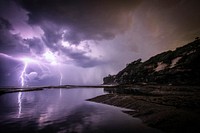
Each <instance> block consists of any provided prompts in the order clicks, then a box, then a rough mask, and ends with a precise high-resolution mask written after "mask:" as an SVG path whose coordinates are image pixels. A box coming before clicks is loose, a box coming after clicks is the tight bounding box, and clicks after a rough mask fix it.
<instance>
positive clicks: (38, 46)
mask: <svg viewBox="0 0 200 133" xmlns="http://www.w3.org/2000/svg"><path fill="white" fill-rule="evenodd" d="M24 43H25V44H27V45H28V46H29V50H30V52H32V53H34V54H37V55H41V54H43V53H44V51H45V44H44V43H43V42H42V40H41V39H39V38H32V39H25V40H24Z"/></svg>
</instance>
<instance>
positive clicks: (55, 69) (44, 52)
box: [0, 0, 200, 86]
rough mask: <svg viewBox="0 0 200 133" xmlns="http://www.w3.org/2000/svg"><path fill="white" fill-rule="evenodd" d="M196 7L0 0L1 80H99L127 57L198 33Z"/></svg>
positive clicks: (134, 1) (192, 2) (175, 0)
mask: <svg viewBox="0 0 200 133" xmlns="http://www.w3.org/2000/svg"><path fill="white" fill-rule="evenodd" d="M199 5H200V2H199V0H0V63H1V65H0V72H1V77H0V78H1V81H0V86H20V85H21V82H22V81H21V80H22V78H20V77H23V78H24V82H25V84H26V85H27V86H34V85H59V84H100V83H102V78H103V77H104V76H106V75H108V74H115V73H117V72H118V71H119V70H121V69H122V68H124V67H125V66H126V64H127V63H130V62H132V61H134V60H136V59H138V58H142V60H143V61H145V60H147V59H148V58H149V57H150V56H153V55H156V54H158V53H160V52H163V51H166V50H174V49H175V48H176V47H179V46H182V45H185V44H187V43H189V42H190V41H193V40H194V38H195V37H197V36H200V9H199ZM25 65H27V66H26V68H25ZM24 69H26V70H25V72H24V73H22V72H23V70H24Z"/></svg>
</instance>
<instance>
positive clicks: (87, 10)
mask: <svg viewBox="0 0 200 133" xmlns="http://www.w3.org/2000/svg"><path fill="white" fill-rule="evenodd" d="M19 3H20V4H21V5H22V6H23V8H25V9H26V10H27V11H28V12H29V14H28V16H29V23H30V24H36V25H41V26H42V25H43V22H45V21H50V22H52V23H55V24H56V25H59V26H60V27H62V28H63V27H64V28H66V29H67V31H68V32H67V33H66V34H65V36H64V37H65V39H66V40H67V41H69V42H71V43H73V44H78V43H79V42H80V41H82V40H101V39H112V38H114V36H115V35H116V34H117V33H121V32H124V31H125V30H126V29H127V28H128V26H129V25H130V22H131V11H133V9H134V8H135V7H136V6H137V5H138V3H139V0H117V1H116V0H36V1H29V0H19ZM42 28H43V27H42Z"/></svg>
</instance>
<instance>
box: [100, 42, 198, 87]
mask: <svg viewBox="0 0 200 133" xmlns="http://www.w3.org/2000/svg"><path fill="white" fill-rule="evenodd" d="M199 60H200V39H199V38H196V40H195V41H193V42H191V43H189V44H187V45H185V46H183V47H179V48H177V49H176V50H174V51H166V52H163V53H160V54H158V55H155V56H153V57H151V58H150V59H148V60H147V61H145V62H142V61H141V59H138V60H136V61H133V62H132V63H130V64H127V66H126V68H124V69H123V70H121V71H120V72H119V73H117V74H116V75H109V76H108V77H105V78H104V79H103V81H104V84H135V83H148V84H170V85H171V84H172V85H200V69H199V68H200V62H199Z"/></svg>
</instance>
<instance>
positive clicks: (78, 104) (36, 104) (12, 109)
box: [0, 88, 158, 133]
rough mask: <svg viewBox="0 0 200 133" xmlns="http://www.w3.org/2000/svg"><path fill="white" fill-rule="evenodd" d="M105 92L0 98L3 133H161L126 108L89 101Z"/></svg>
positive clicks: (38, 93) (41, 93)
mask: <svg viewBox="0 0 200 133" xmlns="http://www.w3.org/2000/svg"><path fill="white" fill-rule="evenodd" d="M102 94H104V91H103V89H87V88H85V89H84V88H80V89H62V90H61V89H49V90H43V91H35V92H19V93H10V94H4V95H1V96H0V132H1V133H12V132H13V133H16V132H26V133H32V132H34V133H40V132H50V133H149V132H152V133H154V132H155V133H157V132H158V131H157V130H155V129H152V128H149V127H146V126H145V125H143V124H142V123H141V120H139V119H136V118H132V117H130V116H129V115H127V114H125V113H123V112H122V110H123V109H121V108H117V107H113V106H109V105H104V104H98V103H93V102H89V101H85V100H86V99H89V98H92V97H95V96H98V95H102Z"/></svg>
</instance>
